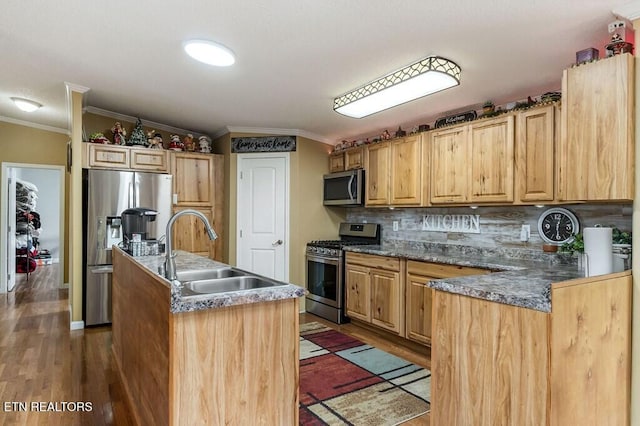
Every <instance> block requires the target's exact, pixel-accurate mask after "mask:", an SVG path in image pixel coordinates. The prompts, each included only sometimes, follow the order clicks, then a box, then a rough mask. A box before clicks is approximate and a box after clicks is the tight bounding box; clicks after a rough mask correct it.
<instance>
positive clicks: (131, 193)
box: [127, 182, 135, 208]
mask: <svg viewBox="0 0 640 426" xmlns="http://www.w3.org/2000/svg"><path fill="white" fill-rule="evenodd" d="M127 207H128V208H132V207H135V205H134V204H133V182H129V205H128V206H127Z"/></svg>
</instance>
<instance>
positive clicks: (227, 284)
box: [183, 275, 285, 294]
mask: <svg viewBox="0 0 640 426" xmlns="http://www.w3.org/2000/svg"><path fill="white" fill-rule="evenodd" d="M281 285H285V283H281V282H278V281H273V280H269V279H267V278H263V277H257V276H250V275H245V276H236V277H229V278H214V279H203V280H195V281H188V282H185V283H184V287H183V289H186V290H188V291H187V292H186V293H189V292H193V293H197V294H208V293H225V292H229V291H242V290H253V289H257V288H268V287H277V286H281Z"/></svg>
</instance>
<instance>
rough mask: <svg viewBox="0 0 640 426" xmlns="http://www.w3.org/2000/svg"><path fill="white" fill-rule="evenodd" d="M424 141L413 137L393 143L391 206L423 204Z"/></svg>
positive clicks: (418, 137) (415, 136) (417, 136)
mask: <svg viewBox="0 0 640 426" xmlns="http://www.w3.org/2000/svg"><path fill="white" fill-rule="evenodd" d="M422 172H423V170H422V139H421V137H420V135H412V136H408V137H406V138H403V139H397V140H394V141H392V142H391V182H390V186H391V194H390V195H391V204H392V205H403V206H406V205H416V206H417V205H420V203H421V202H422Z"/></svg>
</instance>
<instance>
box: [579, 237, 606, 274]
mask: <svg viewBox="0 0 640 426" xmlns="http://www.w3.org/2000/svg"><path fill="white" fill-rule="evenodd" d="M612 231H613V230H612V229H611V228H584V229H583V230H582V235H583V237H584V252H585V254H586V255H587V259H586V261H587V262H586V267H585V276H587V277H593V276H594V275H603V274H610V273H612V272H613V254H612V248H613V245H612V244H613V240H612V238H611V234H612Z"/></svg>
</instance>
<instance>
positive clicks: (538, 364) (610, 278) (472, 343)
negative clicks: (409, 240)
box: [345, 244, 632, 426]
mask: <svg viewBox="0 0 640 426" xmlns="http://www.w3.org/2000/svg"><path fill="white" fill-rule="evenodd" d="M345 250H346V251H348V252H350V253H347V270H349V255H353V254H358V255H360V256H363V255H366V256H370V257H372V258H373V257H376V258H379V259H381V260H380V261H378V262H377V264H378V265H384V263H383V259H384V260H386V261H387V263H388V262H389V259H399V260H400V262H401V265H402V262H406V264H407V266H406V267H402V266H401V267H400V270H403V269H407V270H409V269H410V267H411V265H415V264H424V265H433V266H432V269H433V267H434V266H437V267H439V268H442V269H444V268H446V267H449V268H451V267H456V268H477V269H475V273H476V274H475V275H466V276H461V275H462V274H460V275H459V276H457V277H453V278H444V279H438V280H436V279H434V280H432V281H428V282H424V285H426V286H427V287H430V288H431V289H432V290H431V291H430V292H424V293H414V294H424V295H425V296H424V297H425V300H426V299H427V298H428V300H429V304H428V305H429V306H428V308H427V307H425V308H423V310H424V311H425V312H428V314H426V315H429V314H430V315H429V316H430V317H429V329H430V333H431V339H430V342H431V371H432V381H431V422H432V424H434V425H438V426H446V425H481V424H511V425H568V424H576V425H577V424H615V425H626V424H628V422H629V417H628V416H629V404H630V368H631V287H632V277H631V271H630V270H627V271H623V272H618V273H613V274H608V275H600V276H593V277H587V278H585V277H584V270H583V269H581V268H580V267H578V266H577V265H576V264H575V263H571V262H569V263H566V260H567V259H563V258H562V256H557V255H549V256H545V257H543V256H541V255H540V254H538V256H537V257H538V258H539V259H540V258H543V259H544V260H536V259H525V258H510V259H508V258H505V256H504V253H500V252H499V251H495V250H494V251H492V250H482V249H473V248H470V247H462V246H460V247H458V248H457V249H456V246H447V245H438V244H433V245H429V244H425V245H422V246H420V247H406V246H401V247H396V246H392V245H385V244H383V245H381V246H360V247H356V246H354V247H346V248H345ZM426 262H428V263H426ZM382 267H384V266H382ZM487 270H491V271H494V272H493V273H486V271H487ZM479 271H485V273H483V274H481V273H480V272H479ZM380 275H382V274H380ZM407 277H411V274H409V273H407ZM405 281H406V282H405ZM413 281H415V279H409V278H406V280H403V279H402V278H400V279H399V280H398V281H397V282H398V283H399V287H400V293H401V294H404V293H405V291H404V289H403V287H404V286H406V287H407V288H406V294H407V309H409V307H413V306H416V305H417V303H416V302H415V301H413V302H410V299H409V297H410V296H411V291H410V290H411V288H410V286H413V285H414V283H413ZM424 281H427V280H424ZM347 285H349V283H347ZM347 296H349V293H347ZM348 303H349V302H348ZM426 305H427V303H426V302H423V306H426ZM373 310H374V311H376V312H377V309H373ZM382 312H384V309H383V310H382ZM425 321H426V319H425ZM400 323H402V321H400ZM410 326H413V324H410V321H409V320H407V335H408V333H409V327H410Z"/></svg>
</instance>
